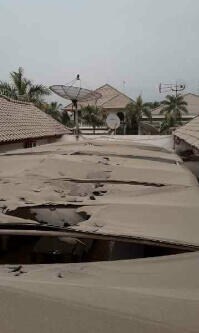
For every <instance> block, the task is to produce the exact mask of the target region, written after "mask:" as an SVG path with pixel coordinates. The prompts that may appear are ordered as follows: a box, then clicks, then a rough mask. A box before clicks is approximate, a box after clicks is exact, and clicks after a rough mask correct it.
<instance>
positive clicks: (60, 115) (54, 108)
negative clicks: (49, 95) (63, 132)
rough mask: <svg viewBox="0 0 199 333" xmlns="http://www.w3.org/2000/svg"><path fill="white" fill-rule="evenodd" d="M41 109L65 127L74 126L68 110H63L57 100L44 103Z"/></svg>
mask: <svg viewBox="0 0 199 333" xmlns="http://www.w3.org/2000/svg"><path fill="white" fill-rule="evenodd" d="M43 110H44V111H45V112H46V113H47V114H49V115H50V116H51V117H53V118H54V119H56V120H57V121H59V122H60V123H62V124H63V125H65V126H67V127H73V126H74V123H73V121H71V119H70V117H69V114H68V112H67V111H65V110H63V106H62V104H60V103H58V102H51V103H49V104H47V103H46V104H45V106H44V109H43Z"/></svg>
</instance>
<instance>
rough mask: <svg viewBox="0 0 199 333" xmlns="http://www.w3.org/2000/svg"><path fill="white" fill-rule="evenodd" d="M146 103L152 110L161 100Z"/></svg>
mask: <svg viewBox="0 0 199 333" xmlns="http://www.w3.org/2000/svg"><path fill="white" fill-rule="evenodd" d="M147 104H148V106H149V108H150V109H152V110H153V109H155V108H158V107H159V106H160V105H161V102H157V101H154V102H148V103H147Z"/></svg>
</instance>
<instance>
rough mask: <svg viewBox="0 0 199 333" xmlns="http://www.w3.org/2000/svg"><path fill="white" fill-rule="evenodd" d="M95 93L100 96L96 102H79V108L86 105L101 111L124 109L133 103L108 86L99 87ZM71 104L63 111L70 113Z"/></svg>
mask: <svg viewBox="0 0 199 333" xmlns="http://www.w3.org/2000/svg"><path fill="white" fill-rule="evenodd" d="M95 91H96V92H98V93H100V94H101V96H102V97H101V98H99V99H98V100H97V101H95V100H93V101H89V102H81V103H79V104H78V106H79V108H81V107H85V106H88V105H96V106H97V107H99V108H102V109H108V110H110V109H118V110H120V109H124V108H125V107H126V106H127V104H129V103H133V102H134V101H133V99H131V98H130V97H128V96H127V95H125V94H124V93H122V92H121V91H119V90H117V89H116V88H114V87H112V86H111V85H109V84H105V85H103V86H102V87H99V88H98V89H96V90H95ZM71 109H72V104H69V105H68V106H67V107H66V108H65V110H66V111H71Z"/></svg>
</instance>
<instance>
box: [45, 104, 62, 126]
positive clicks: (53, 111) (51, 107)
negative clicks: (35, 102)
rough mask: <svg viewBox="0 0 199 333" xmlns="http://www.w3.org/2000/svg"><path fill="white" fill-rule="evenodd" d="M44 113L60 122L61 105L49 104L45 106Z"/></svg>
mask: <svg viewBox="0 0 199 333" xmlns="http://www.w3.org/2000/svg"><path fill="white" fill-rule="evenodd" d="M44 109H45V112H46V113H47V114H49V115H50V116H52V117H53V118H54V119H56V120H58V121H60V120H61V112H62V104H60V103H58V102H51V103H49V104H47V103H46V105H45V108H44Z"/></svg>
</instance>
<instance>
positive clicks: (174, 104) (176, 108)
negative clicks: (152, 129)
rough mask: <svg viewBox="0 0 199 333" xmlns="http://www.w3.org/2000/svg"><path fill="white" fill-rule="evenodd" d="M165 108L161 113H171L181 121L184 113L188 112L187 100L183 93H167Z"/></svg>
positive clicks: (164, 102) (163, 102) (163, 103)
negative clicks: (174, 94)
mask: <svg viewBox="0 0 199 333" xmlns="http://www.w3.org/2000/svg"><path fill="white" fill-rule="evenodd" d="M162 105H163V108H162V109H161V111H160V114H170V115H171V116H172V117H173V118H175V119H176V120H178V121H181V118H182V113H185V114H187V113H188V110H187V108H186V106H187V102H186V101H185V100H184V97H183V96H182V95H177V96H172V95H167V96H166V99H165V100H164V101H162Z"/></svg>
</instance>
